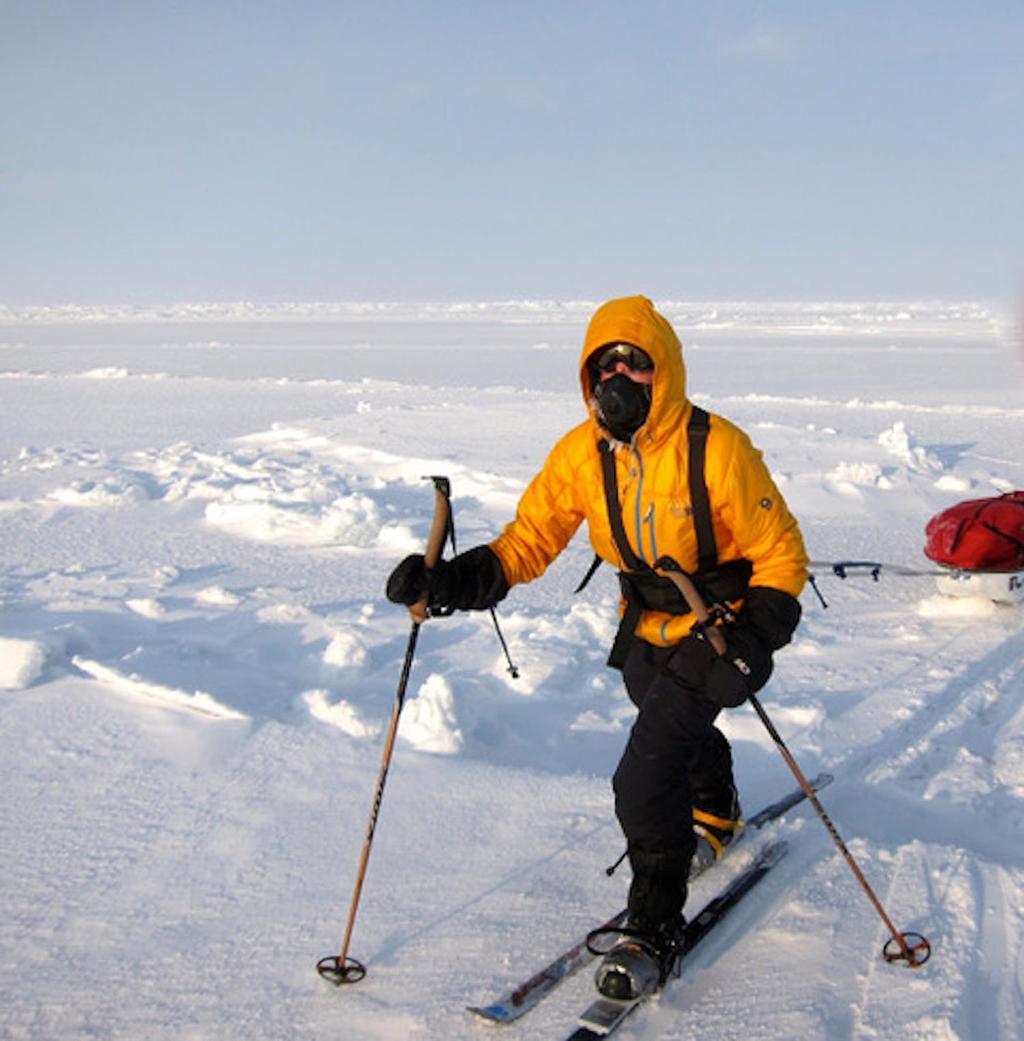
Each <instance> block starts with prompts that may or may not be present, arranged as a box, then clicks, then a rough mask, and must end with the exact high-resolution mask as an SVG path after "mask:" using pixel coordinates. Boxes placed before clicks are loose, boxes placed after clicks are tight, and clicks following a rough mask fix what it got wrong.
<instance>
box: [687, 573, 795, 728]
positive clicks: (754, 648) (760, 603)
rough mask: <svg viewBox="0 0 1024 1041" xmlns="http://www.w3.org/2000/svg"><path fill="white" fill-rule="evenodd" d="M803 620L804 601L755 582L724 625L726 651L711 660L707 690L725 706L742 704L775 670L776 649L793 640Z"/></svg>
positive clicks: (730, 706) (711, 696)
mask: <svg viewBox="0 0 1024 1041" xmlns="http://www.w3.org/2000/svg"><path fill="white" fill-rule="evenodd" d="M799 621H800V603H799V601H798V600H797V599H796V598H795V597H792V596H790V595H789V593H783V592H782V591H781V590H780V589H770V588H768V587H767V586H755V587H754V588H753V589H751V590H749V591H748V593H747V598H746V601H745V602H744V604H743V610H742V611H741V612H740V615H739V617H738V618H737V620H736V621H735V622H733V623H732V624H731V625H726V626H722V627H721V629H720V631H721V632H722V635H723V636H724V637H725V643H726V647H725V654H723V655H721V657H719V658H716V659H715V661H713V662H712V663H711V668H710V670H709V671H708V679H707V687H706V689H707V694H708V697H709V698H711V699H712V700H713V701H716V702H717V703H718V704H719V705H721V706H722V707H723V708H735V707H736V706H737V705H742V704H743V702H744V701H746V700H747V698H748V697H750V695H751V694H756V693H757V692H758V691H759V690H760V689H761V688H762V687H763V686H764V685H765V684H766V683H767V682H768V680H769V678H770V677H771V674H772V652H773V651H777V650H778V649H779V648H780V647H784V646H785V645H786V644H787V643H789V641H790V639H791V638H792V636H793V631H794V630H795V629H796V627H797V623H798V622H799Z"/></svg>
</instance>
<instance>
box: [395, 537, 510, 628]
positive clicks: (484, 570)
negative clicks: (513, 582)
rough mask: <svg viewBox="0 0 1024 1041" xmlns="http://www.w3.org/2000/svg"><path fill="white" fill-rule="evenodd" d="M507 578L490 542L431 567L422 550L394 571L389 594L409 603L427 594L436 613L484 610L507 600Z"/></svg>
mask: <svg viewBox="0 0 1024 1041" xmlns="http://www.w3.org/2000/svg"><path fill="white" fill-rule="evenodd" d="M508 588H509V587H508V582H507V581H506V579H505V573H504V572H503V571H502V570H501V562H500V561H499V560H498V558H497V556H496V555H495V553H494V551H493V550H492V549H491V547H490V546H477V547H476V548H475V549H470V550H467V551H466V552H465V553H460V554H459V555H458V556H457V557H454V558H453V559H452V560H439V561H438V562H437V563H436V564H435V565H434V566H433V567H432V568H428V567H427V566H426V564H425V562H424V559H423V554H422V553H414V554H413V555H412V556H409V557H406V558H405V560H403V561H402V563H401V564H399V565H398V567H396V568H395V570H394V571H392V572H391V575H390V577H389V578H388V584H387V591H386V592H387V598H388V599H389V600H390V601H391V602H392V603H393V604H405V605H406V607H410V606H412V605H413V604H415V603H418V602H419V601H420V600H422V599H423V597H424V595H426V596H427V606H428V608H429V609H430V611H431V613H433V614H450V613H451V612H452V611H473V610H484V609H486V608H488V607H493V606H494V605H495V604H496V603H498V602H499V601H500V600H504V598H505V596H506V595H507V593H508Z"/></svg>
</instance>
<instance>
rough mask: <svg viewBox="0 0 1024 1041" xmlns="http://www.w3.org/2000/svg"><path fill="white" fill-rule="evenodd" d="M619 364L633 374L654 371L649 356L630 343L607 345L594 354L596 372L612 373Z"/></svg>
mask: <svg viewBox="0 0 1024 1041" xmlns="http://www.w3.org/2000/svg"><path fill="white" fill-rule="evenodd" d="M620 362H621V363H622V364H623V365H625V366H626V368H627V369H632V370H633V372H651V371H652V370H653V369H654V362H653V361H651V358H650V355H648V354H646V353H644V351H642V350H640V348H639V347H634V346H633V344H631V343H609V344H607V345H606V346H604V347H600V348H598V350H596V351H595V352H594V364H595V365H596V366H597V371H598V372H601V373H606V372H614V371H615V369H616V368H617V367H618V365H619V363H620Z"/></svg>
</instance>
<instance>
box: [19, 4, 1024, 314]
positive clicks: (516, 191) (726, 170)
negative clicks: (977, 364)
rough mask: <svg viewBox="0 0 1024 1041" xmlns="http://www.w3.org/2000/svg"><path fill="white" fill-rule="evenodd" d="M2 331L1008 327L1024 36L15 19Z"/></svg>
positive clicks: (953, 8)
mask: <svg viewBox="0 0 1024 1041" xmlns="http://www.w3.org/2000/svg"><path fill="white" fill-rule="evenodd" d="M0 140H2V142H3V143H2V146H0V178H2V180H0V240H2V242H3V249H2V251H0V302H2V303H7V304H32V303H57V302H73V303H132V302H137V303H151V302H173V301H181V300H218V301H220V300H237V299H244V300H253V301H258V302H270V301H275V300H282V301H283V300H296V301H301V300H398V299H438V300H469V299H507V298H513V297H543V298H586V299H600V298H604V297H607V296H610V295H618V294H620V293H624V292H634V291H643V292H646V293H648V294H650V295H652V296H655V297H660V298H666V297H670V298H675V299H712V298H734V299H735V298H759V299H767V298H775V299H812V298H813V299H822V298H829V299H852V298H857V299H859V298H875V299H891V298H899V297H907V296H919V297H948V298H958V299H959V298H967V297H974V298H979V297H985V298H991V297H998V296H1002V295H1004V294H1006V293H1009V292H1011V291H1013V289H1014V287H1015V284H1019V283H1020V281H1021V276H1022V273H1024V264H1022V250H1021V247H1022V231H1024V190H1022V185H1024V4H1021V3H1020V0H1014V2H1007V3H1004V2H991V3H981V4H978V5H967V4H964V3H962V2H960V3H947V2H945V0H932V2H925V0H922V2H918V3H900V2H899V0H891V2H888V3H873V2H872V3H853V2H828V0H816V2H811V0H807V2H778V3H745V2H739V0H737V2H729V3H712V2H706V3H705V2H701V3H698V2H682V0H679V2H675V3H669V2H644V0H630V2H626V0H622V2H618V3H606V2H600V0H594V2H584V0H564V2H559V0H546V2H533V0H516V2H514V3H507V2H500V3H499V2H488V0H477V2H461V3H460V2H448V0H433V2H421V3H410V2H405V3H403V2H392V0H367V2H359V3H354V2H343V0H337V2H333V3H328V2H305V3H304V2H301V0H292V2H290V3H266V2H259V0H248V2H218V0H207V2H205V3H191V2H188V0H184V2H177V3H172V2H163V3H156V2H147V0H134V2H126V3H114V2H107V3H104V2H90V0H76V2H67V3H56V2H47V0H25V2H23V0H0Z"/></svg>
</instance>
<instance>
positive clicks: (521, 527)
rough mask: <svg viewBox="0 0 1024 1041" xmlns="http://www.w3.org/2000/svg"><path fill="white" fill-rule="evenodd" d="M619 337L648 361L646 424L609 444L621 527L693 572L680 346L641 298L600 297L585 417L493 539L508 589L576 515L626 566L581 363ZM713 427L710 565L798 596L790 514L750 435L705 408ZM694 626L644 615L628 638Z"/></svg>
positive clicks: (547, 556) (602, 549)
mask: <svg viewBox="0 0 1024 1041" xmlns="http://www.w3.org/2000/svg"><path fill="white" fill-rule="evenodd" d="M621 342H625V343H631V344H634V345H635V346H637V347H640V348H642V349H643V350H644V351H646V352H647V354H648V355H649V356H650V357H651V359H652V360H653V361H654V385H653V389H652V398H651V408H650V412H649V414H648V417H647V421H646V422H645V423H644V425H643V426H642V427H641V428H640V429H639V430H638V431H637V433H636V434H635V436H634V437H633V441H632V444H630V445H625V444H621V443H618V442H616V443H614V448H615V462H616V474H617V478H618V488H619V501H620V504H621V507H622V519H623V523H624V525H625V529H626V534H627V536H628V538H629V541H630V544H631V545H632V547H633V550H634V552H635V553H636V554H637V556H639V557H640V559H641V560H644V561H645V562H646V563H648V564H653V563H654V561H655V560H657V559H658V558H659V557H660V556H664V555H667V556H669V557H672V559H673V560H675V561H676V563H678V564H679V565H680V566H681V567H682V568H684V569H685V570H686V571H689V572H693V571H695V570H696V568H697V533H696V529H695V527H694V523H693V518H692V509H691V505H690V489H689V473H688V471H689V460H688V438H687V432H686V427H687V423H688V422H689V419H690V413H691V410H692V406H691V404H690V402H689V400H688V399H687V397H686V370H685V366H684V364H683V351H682V345H681V344H680V342H679V339H678V337H677V336H676V334H675V331H674V330H673V329H672V326H671V325H669V323H668V322H667V321H666V320H665V319H664V318H663V317H662V316H661V315H660V314H659V313H658V312H657V311H656V310H655V309H654V305H653V304H652V303H651V301H650V300H648V299H647V298H646V297H643V296H631V297H624V298H622V299H618V300H611V301H609V302H608V303H606V304H604V305H602V306H601V307H600V308H599V309H598V310H597V312H596V313H595V314H594V317H593V318H592V319H591V322H590V325H589V326H588V328H587V333H586V337H585V338H584V343H583V352H582V354H581V357H580V384H581V387H582V390H583V399H584V401H585V402H586V404H587V408H588V411H589V413H590V415H589V417H588V418H587V420H586V421H584V422H583V423H581V424H580V425H579V426H577V427H575V428H574V429H573V430H570V431H569V433H567V434H566V435H565V436H564V437H562V438H561V439H560V440H559V441H558V443H557V444H556V445H555V446H554V448H553V449H552V450H551V453H550V455H549V456H548V458H547V461H546V462H545V464H544V467H543V469H542V470H541V471H540V473H539V474H537V476H536V477H535V478H534V479H533V480H532V481H531V483H530V485H529V487H528V488H527V489H526V491H525V492H524V493H523V497H522V499H521V500H520V502H519V507H518V509H517V512H516V518H515V520H514V521H512V523H511V524H509V525H508V526H507V527H506V528H505V530H504V532H503V533H502V534H501V535H500V536H499V537H498V538H497V539H496V540H495V541H494V542H493V543H491V549H492V550H493V551H494V552H495V554H496V555H497V557H498V559H499V560H500V561H501V566H502V570H503V572H504V574H505V578H506V579H507V581H508V583H509V585H510V586H511V585H516V584H518V583H520V582H529V581H531V580H532V579H534V578H537V577H538V576H539V575H541V574H542V573H543V572H544V570H545V569H546V568H547V567H548V565H549V564H550V563H551V562H552V560H554V558H555V557H556V556H558V554H559V553H560V552H561V551H562V550H563V549H564V548H565V547H566V545H568V543H569V541H570V539H571V538H572V537H573V535H574V534H575V533H576V530H577V528H578V527H579V526H580V524H581V522H582V521H583V520H584V519H585V520H586V521H587V525H588V528H589V532H590V541H591V544H592V545H593V547H594V550H595V552H596V553H597V554H598V555H599V556H600V557H602V558H603V559H604V560H606V561H608V562H609V563H611V564H613V565H614V566H615V567H617V568H619V569H625V563H624V562H623V560H622V559H621V558H620V556H619V553H618V550H617V549H616V546H615V540H614V538H613V536H612V531H611V527H610V525H609V522H608V511H607V507H606V505H605V495H604V481H603V478H602V475H601V461H600V456H599V454H598V447H597V446H598V442H599V441H601V440H602V439H604V440H608V439H609V435H608V433H607V432H606V431H605V430H604V429H603V428H602V427H601V426H600V425H599V423H598V421H597V419H596V417H595V414H594V409H595V404H594V401H593V395H592V390H591V386H590V377H589V375H588V373H587V366H586V361H587V359H588V358H589V357H590V355H591V354H592V353H593V352H594V351H595V350H597V349H598V348H599V347H602V346H604V345H605V344H608V343H621ZM710 423H711V425H710V430H709V433H708V439H707V449H706V455H705V481H706V483H707V488H708V497H709V499H710V501H711V512H712V525H713V528H714V534H715V541H716V544H717V546H718V557H719V561H720V562H722V563H724V562H726V561H729V560H734V559H737V558H739V557H745V558H746V559H747V560H749V561H750V562H751V563H752V564H753V576H752V578H751V580H750V584H751V586H769V587H771V588H773V589H781V590H783V591H784V592H786V593H789V594H790V595H792V596H798V595H799V594H800V591H801V590H802V589H803V586H804V582H805V581H806V578H807V570H806V568H807V562H808V558H807V553H806V552H805V550H804V544H803V539H802V537H801V535H800V530H799V528H798V527H797V523H796V520H795V519H794V518H793V516H792V514H791V513H790V512H789V509H788V508H787V506H786V503H785V501H784V500H783V498H782V496H781V494H780V493H779V490H778V488H776V486H775V483H774V482H773V481H772V478H771V475H770V474H769V472H768V468H767V467H766V466H765V464H764V461H763V459H762V455H761V452H760V451H758V450H757V449H756V448H755V447H754V446H753V444H752V443H751V441H750V439H749V438H748V437H747V435H746V434H744V433H743V431H742V430H740V429H739V428H738V427H736V426H734V425H733V424H732V423H730V422H729V421H728V420H727V419H724V418H722V417H721V416H716V415H711V417H710ZM693 623H694V617H693V615H692V614H689V615H671V614H664V613H661V612H657V611H645V612H644V613H643V614H642V615H641V617H640V621H639V623H638V625H637V628H636V634H637V636H640V637H641V638H643V639H645V640H647V641H648V642H649V643H653V644H657V645H660V646H668V645H670V644H673V643H676V642H678V641H679V640H681V639H683V637H685V636H686V635H687V634H688V633H689V632H690V628H691V626H692V625H693Z"/></svg>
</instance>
